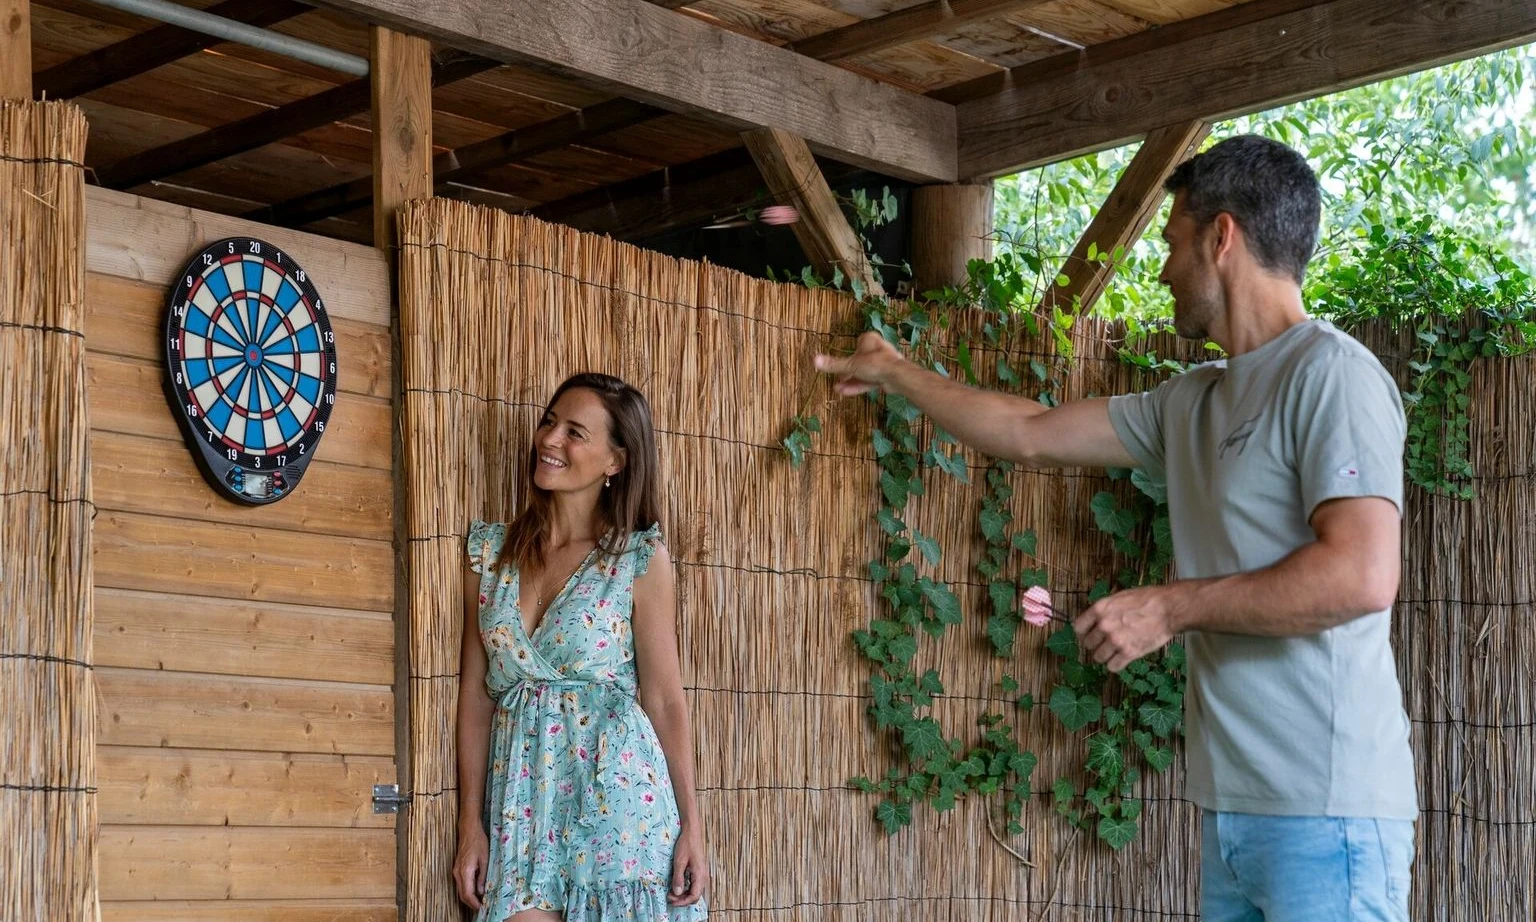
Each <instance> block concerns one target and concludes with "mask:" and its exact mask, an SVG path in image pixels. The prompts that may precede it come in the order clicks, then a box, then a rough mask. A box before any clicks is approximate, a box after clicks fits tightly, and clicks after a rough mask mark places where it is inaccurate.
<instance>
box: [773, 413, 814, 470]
mask: <svg viewBox="0 0 1536 922" xmlns="http://www.w3.org/2000/svg"><path fill="white" fill-rule="evenodd" d="M820 431H821V420H820V419H819V418H818V417H815V416H796V417H795V418H794V419H792V420H790V431H789V435H787V436H785V437H784V438H783V439H782V440H781V441H780V442H779V444H780V445H783V446H784V450H785V451H787V452H789V463H790V464H792V465H794V466H795V467H800V466H802V465H804V464H805V453H806V452H807V451H809V450H810V448H811V436H812V435H815V434H816V433H818V432H820Z"/></svg>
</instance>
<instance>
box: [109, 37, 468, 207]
mask: <svg viewBox="0 0 1536 922" xmlns="http://www.w3.org/2000/svg"><path fill="white" fill-rule="evenodd" d="M496 66H497V64H496V62H495V61H489V60H486V59H485V58H476V57H460V58H457V59H455V60H451V61H447V62H444V63H434V64H433V65H432V83H433V85H434V86H442V85H444V84H448V83H453V82H454V81H457V80H463V79H465V78H467V77H472V76H474V75H475V74H478V73H483V72H484V71H487V70H490V69H491V68H493V67H496ZM371 83H372V81H371V80H370V79H369V78H367V77H365V78H363V79H361V80H353V81H351V82H348V83H343V84H341V85H340V86H337V87H333V88H331V89H329V90H325V91H324V92H320V93H316V94H315V95H313V96H307V97H305V98H303V99H299V100H295V101H294V102H291V103H288V104H287V105H285V106H278V107H277V108H275V109H268V110H267V111H265V112H259V113H257V114H256V115H253V116H251V117H249V118H245V119H241V120H240V121H238V122H235V123H233V124H229V125H221V126H219V127H218V128H211V129H209V130H208V131H205V132H203V133H202V134H198V135H193V136H192V137H190V138H184V139H182V140H180V141H173V142H171V143H169V144H164V145H161V146H160V147H156V148H152V149H150V150H147V151H143V152H141V153H137V154H134V155H132V156H129V157H124V158H123V159H122V160H119V161H117V162H116V163H112V164H108V165H107V166H105V167H103V168H102V169H100V170H98V171H97V174H96V176H97V181H98V182H99V183H100V184H101V185H103V186H106V187H107V188H109V189H131V188H133V187H134V186H137V185H140V184H141V183H146V182H151V181H153V180H156V179H161V178H164V177H166V176H174V175H175V174H177V173H181V172H183V171H186V170H190V169H194V168H196V167H200V166H203V165H204V164H208V163H214V162H216V161H219V160H223V159H224V158H225V157H233V156H234V155H236V154H239V153H244V152H245V151H248V150H255V149H256V148H258V147H262V146H264V145H267V144H272V143H274V142H276V141H281V140H283V139H284V138H291V137H293V136H294V135H298V134H303V133H304V132H306V131H309V130H310V129H312V128H318V127H320V126H321V125H327V124H330V123H331V122H339V121H341V120H343V119H347V118H351V117H352V116H354V115H357V114H358V113H359V112H364V111H366V110H367V109H368V100H369V87H370V85H371Z"/></svg>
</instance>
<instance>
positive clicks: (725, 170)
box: [533, 147, 864, 240]
mask: <svg viewBox="0 0 1536 922" xmlns="http://www.w3.org/2000/svg"><path fill="white" fill-rule="evenodd" d="M818 162H819V163H820V165H821V170H822V176H824V177H825V178H826V179H827V181H828V182H829V183H840V182H843V181H845V180H848V179H851V178H853V177H855V176H860V175H864V171H862V170H860V169H858V168H857V167H852V166H849V165H848V164H845V163H840V162H838V161H836V160H820V161H818ZM768 194H769V193H768V189H767V185H766V184H765V183H764V181H763V175H762V173H761V172H759V171H758V169H757V165H756V164H755V163H753V161H752V157H751V155H749V154H748V153H747V151H746V149H745V148H741V147H737V148H733V149H731V150H727V151H722V152H720V153H718V154H710V155H709V156H707V157H700V158H698V159H697V160H691V161H689V162H687V163H682V164H678V165H677V166H670V167H666V168H664V169H660V170H655V171H653V172H650V173H646V174H645V175H643V176H637V177H635V178H634V179H629V180H625V181H624V182H620V183H615V184H613V185H611V186H604V187H602V188H601V189H592V190H590V191H587V192H581V193H578V194H576V195H572V196H569V197H567V198H563V199H560V200H558V201H554V202H549V203H547V204H544V205H540V206H539V207H537V208H535V209H533V214H534V215H535V216H536V217H539V218H543V219H544V220H546V221H554V222H556V223H559V224H566V225H569V226H571V227H574V228H577V229H579V230H588V231H599V232H602V233H606V234H610V235H612V236H614V237H617V238H619V239H620V240H639V239H643V238H646V237H653V236H657V235H659V234H664V233H667V232H669V231H673V230H677V229H678V228H683V227H689V226H692V225H695V224H699V223H700V222H703V221H707V220H709V219H711V218H716V217H724V216H726V215H729V214H732V213H734V212H737V211H739V210H740V209H742V208H747V207H750V206H752V205H755V204H763V203H764V202H765V200H766V199H767V196H768Z"/></svg>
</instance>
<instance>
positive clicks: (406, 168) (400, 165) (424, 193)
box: [369, 26, 432, 265]
mask: <svg viewBox="0 0 1536 922" xmlns="http://www.w3.org/2000/svg"><path fill="white" fill-rule="evenodd" d="M372 52H373V54H372V63H371V65H370V71H369V78H370V79H371V80H372V81H373V242H374V245H375V246H378V247H380V248H381V249H386V250H387V249H388V248H389V247H390V246H392V245H393V244H394V241H395V210H396V209H398V208H399V207H400V206H401V204H403V203H405V202H408V201H410V200H411V199H414V198H427V197H429V196H430V195H431V194H432V43H431V42H429V41H427V40H426V39H424V38H417V37H416V36H414V35H402V34H401V33H399V32H392V31H390V30H389V29H385V28H382V27H380V26H374V27H373V29H372ZM390 262H391V265H393V263H394V261H393V260H391V261H390Z"/></svg>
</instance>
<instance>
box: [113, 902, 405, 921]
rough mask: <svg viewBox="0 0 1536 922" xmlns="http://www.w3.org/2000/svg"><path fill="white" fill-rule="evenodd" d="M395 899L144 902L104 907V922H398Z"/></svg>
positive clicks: (115, 903) (120, 903) (114, 903)
mask: <svg viewBox="0 0 1536 922" xmlns="http://www.w3.org/2000/svg"><path fill="white" fill-rule="evenodd" d="M398 918H399V914H398V912H397V911H396V909H395V901H394V900H393V899H382V898H380V899H371V900H356V899H353V900H141V901H133V902H107V903H102V904H101V920H102V922H397V920H398Z"/></svg>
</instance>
